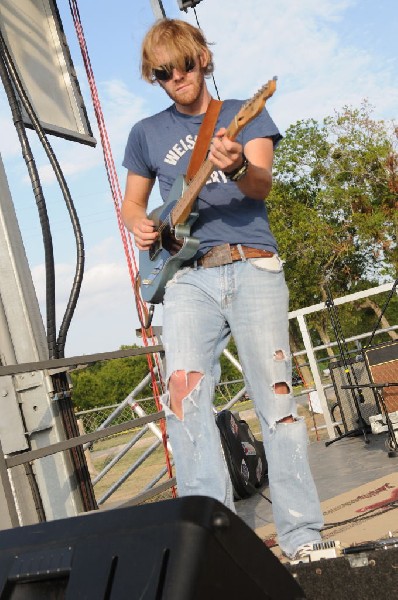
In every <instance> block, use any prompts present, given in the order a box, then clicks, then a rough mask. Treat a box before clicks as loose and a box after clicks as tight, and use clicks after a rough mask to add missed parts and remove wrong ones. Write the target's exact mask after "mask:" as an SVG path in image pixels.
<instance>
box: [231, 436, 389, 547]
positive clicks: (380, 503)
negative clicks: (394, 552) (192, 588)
mask: <svg viewBox="0 0 398 600" xmlns="http://www.w3.org/2000/svg"><path fill="white" fill-rule="evenodd" d="M368 439H369V443H368V444H366V443H365V442H364V438H363V436H359V437H353V438H345V439H340V440H338V441H336V442H334V443H333V444H331V445H330V446H328V447H326V446H325V442H324V441H320V442H313V443H311V444H310V445H309V447H308V452H309V459H310V465H311V469H312V473H313V475H314V479H315V483H316V486H317V489H318V493H319V497H320V500H321V502H322V508H323V512H324V515H325V526H326V528H325V530H324V532H323V538H324V539H325V540H327V539H334V540H339V541H340V542H341V543H342V544H343V545H344V546H351V545H355V544H362V543H363V542H365V541H370V540H372V541H376V540H381V539H385V538H387V537H388V536H389V535H392V536H393V537H398V457H396V458H389V456H388V448H387V447H386V441H387V436H386V434H379V435H372V434H369V435H368ZM261 492H262V493H263V494H265V495H266V496H268V495H269V494H268V492H269V490H268V486H267V485H265V486H264V487H263V488H262V489H261ZM236 509H237V513H238V515H239V516H240V517H241V519H242V520H243V521H245V522H246V523H247V524H248V525H249V526H250V527H251V528H252V529H254V530H255V531H256V533H257V535H258V536H259V537H260V538H261V539H263V540H264V541H265V542H266V543H267V545H268V546H269V547H270V548H271V549H272V551H273V552H274V553H275V554H276V555H278V556H280V551H279V546H278V545H277V538H276V534H275V528H274V524H273V518H272V509H271V505H270V504H269V502H267V500H265V499H264V498H263V497H262V496H261V495H260V494H255V495H254V496H252V497H250V498H248V499H245V500H240V501H238V502H236ZM335 523H339V525H336V526H333V527H330V525H331V524H335ZM328 525H329V527H328Z"/></svg>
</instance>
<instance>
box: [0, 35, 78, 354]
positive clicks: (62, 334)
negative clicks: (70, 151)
mask: <svg viewBox="0 0 398 600" xmlns="http://www.w3.org/2000/svg"><path fill="white" fill-rule="evenodd" d="M0 42H1V44H0V46H1V50H2V56H3V60H4V63H5V65H6V68H7V70H8V73H9V76H10V78H11V80H12V83H13V85H14V86H15V89H16V91H17V93H18V96H19V97H20V99H21V101H22V104H23V106H24V108H25V110H26V112H27V114H28V117H29V119H30V121H31V123H32V126H33V128H34V129H35V131H36V133H37V135H38V137H39V140H40V142H41V144H42V146H43V148H44V150H45V152H46V154H47V157H48V159H49V161H50V163H51V166H52V168H53V170H54V173H55V176H56V178H57V181H58V184H59V186H60V189H61V192H62V195H63V197H64V200H65V204H66V207H67V209H68V212H69V217H70V220H71V223H72V227H73V232H74V235H75V240H76V254H77V257H76V269H75V276H74V280H73V284H72V289H71V292H70V295H69V299H68V304H67V307H66V310H65V313H64V317H63V319H62V323H61V327H60V329H59V333H58V338H57V341H56V350H55V358H62V357H63V356H64V349H65V342H66V335H67V332H68V329H69V326H70V323H71V320H72V317H73V313H74V311H75V308H76V304H77V300H78V297H79V294H80V289H81V284H82V280H83V272H84V243H83V235H82V231H81V227H80V223H79V219H78V216H77V213H76V210H75V207H74V204H73V201H72V198H71V195H70V191H69V188H68V185H67V183H66V180H65V177H64V175H63V173H62V170H61V168H60V165H59V163H58V160H57V158H56V156H55V154H54V151H53V149H52V147H51V145H50V143H49V141H48V139H47V136H46V134H45V132H44V130H43V128H42V126H41V124H40V121H39V119H38V117H37V115H36V113H35V111H34V109H33V107H32V104H31V102H30V100H29V98H28V96H27V94H26V92H25V89H24V86H23V84H22V82H21V79H20V77H19V74H18V72H17V70H16V68H15V65H14V63H13V60H12V57H11V55H10V53H9V50H8V48H7V45H6V43H5V41H4V38H3V35H2V33H1V31H0Z"/></svg>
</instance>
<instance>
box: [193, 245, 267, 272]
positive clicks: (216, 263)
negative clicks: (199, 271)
mask: <svg viewBox="0 0 398 600" xmlns="http://www.w3.org/2000/svg"><path fill="white" fill-rule="evenodd" d="M241 249H242V252H243V255H244V257H245V258H271V257H272V256H274V252H270V251H269V250H260V249H259V248H250V247H249V246H241ZM237 260H243V259H242V256H241V253H240V252H239V248H238V246H231V244H221V245H220V246H214V248H212V249H211V250H209V251H208V252H206V254H205V255H204V256H202V257H201V258H199V259H198V260H197V261H196V264H197V265H198V266H200V267H221V266H222V265H229V264H231V263H233V262H235V261H237Z"/></svg>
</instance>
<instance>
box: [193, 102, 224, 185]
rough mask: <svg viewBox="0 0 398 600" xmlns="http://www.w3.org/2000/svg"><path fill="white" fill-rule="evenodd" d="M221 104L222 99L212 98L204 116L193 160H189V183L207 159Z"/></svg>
mask: <svg viewBox="0 0 398 600" xmlns="http://www.w3.org/2000/svg"><path fill="white" fill-rule="evenodd" d="M221 105H222V101H221V100H214V99H213V98H212V99H211V100H210V103H209V106H208V107H207V111H206V114H205V116H204V117H203V121H202V124H201V126H200V129H199V133H198V137H197V138H196V142H195V146H194V149H193V151H192V154H191V160H190V161H189V165H188V170H187V173H186V176H185V179H186V182H187V183H189V182H190V181H191V179H193V177H195V174H196V173H197V171H198V170H199V167H200V166H201V165H202V163H204V161H205V159H206V155H207V152H208V150H209V146H210V140H211V138H212V135H213V133H214V128H215V126H216V123H217V119H218V115H219V114H220V110H221Z"/></svg>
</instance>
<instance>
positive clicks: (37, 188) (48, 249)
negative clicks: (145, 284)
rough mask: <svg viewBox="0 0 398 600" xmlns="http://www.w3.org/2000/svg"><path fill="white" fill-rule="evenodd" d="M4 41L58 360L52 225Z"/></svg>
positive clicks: (3, 71) (2, 71)
mask: <svg viewBox="0 0 398 600" xmlns="http://www.w3.org/2000/svg"><path fill="white" fill-rule="evenodd" d="M3 48H4V39H3V37H2V35H1V31H0V58H1V60H0V78H1V80H2V82H3V86H4V90H5V92H6V95H7V99H8V102H9V105H10V108H11V114H12V118H13V121H14V126H15V129H16V131H17V134H18V138H19V142H20V144H21V148H22V156H23V158H24V160H25V163H26V166H27V169H28V173H29V177H30V180H31V183H32V188H33V193H34V196H35V200H36V206H37V209H38V212H39V219H40V225H41V230H42V236H43V245H44V258H45V269H46V319H47V346H48V351H49V357H50V358H56V316H55V269H54V252H53V243H52V236H51V229H50V223H49V219H48V213H47V206H46V202H45V198H44V194H43V190H42V187H41V182H40V177H39V173H38V170H37V167H36V163H35V160H34V158H33V153H32V150H31V147H30V144H29V140H28V136H27V135H26V129H25V126H24V123H23V119H22V113H21V109H20V106H19V103H18V100H17V96H16V94H15V90H14V88H13V86H12V83H11V79H10V76H9V72H8V70H7V67H6V63H5V60H4V52H3Z"/></svg>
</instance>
